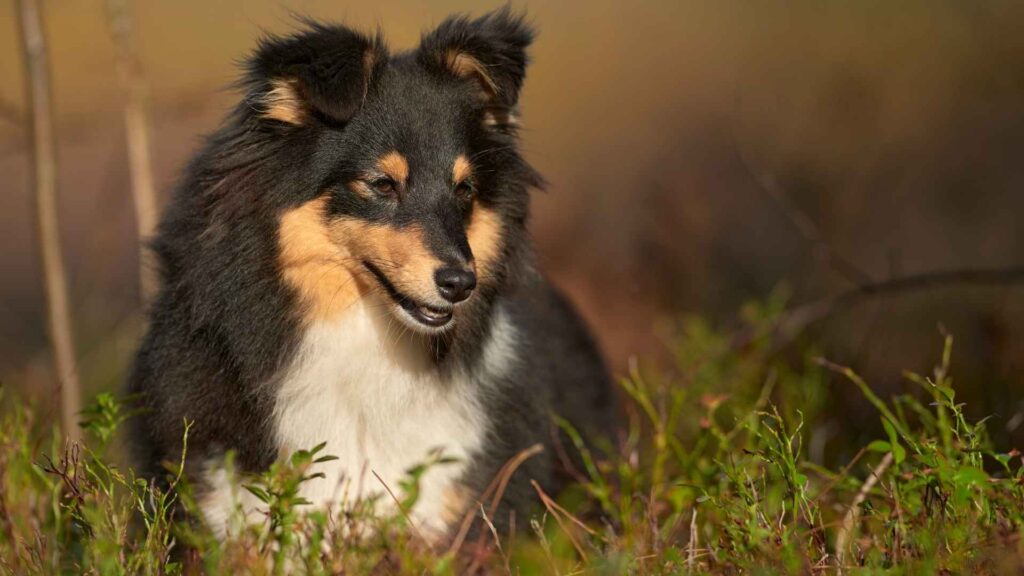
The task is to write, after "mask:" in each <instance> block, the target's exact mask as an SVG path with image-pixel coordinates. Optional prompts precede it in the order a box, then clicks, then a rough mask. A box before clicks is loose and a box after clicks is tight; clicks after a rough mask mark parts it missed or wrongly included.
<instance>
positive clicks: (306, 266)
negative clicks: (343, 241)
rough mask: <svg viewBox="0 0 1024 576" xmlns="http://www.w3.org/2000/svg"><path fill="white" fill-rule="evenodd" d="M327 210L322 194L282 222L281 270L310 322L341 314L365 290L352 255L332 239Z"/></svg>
mask: <svg viewBox="0 0 1024 576" xmlns="http://www.w3.org/2000/svg"><path fill="white" fill-rule="evenodd" d="M326 210H327V197H326V196H321V197H319V198H316V199H314V200H310V201H308V202H306V203H304V204H302V205H300V206H298V207H296V208H293V209H291V210H289V211H287V212H285V213H284V214H283V215H282V216H281V219H280V223H279V229H278V248H279V257H278V258H279V264H280V266H281V272H282V275H283V277H284V280H285V282H286V283H287V284H288V285H289V286H291V287H292V288H293V289H294V290H295V291H296V292H297V293H298V296H299V298H300V299H301V301H302V304H303V312H304V320H305V321H307V322H311V321H314V320H316V319H323V318H329V317H333V316H335V315H337V314H338V313H340V312H342V311H344V310H345V309H346V308H348V307H349V306H351V305H352V304H353V303H354V302H356V301H357V300H358V299H359V298H360V297H362V293H363V291H364V290H365V285H364V284H362V283H361V281H360V278H359V277H358V276H357V275H356V274H355V273H353V271H352V268H351V267H350V266H349V265H348V263H349V261H350V255H348V254H346V253H345V251H344V249H342V248H340V247H339V246H338V244H337V243H336V242H334V241H333V240H332V239H331V236H330V233H329V230H328V227H327V221H326Z"/></svg>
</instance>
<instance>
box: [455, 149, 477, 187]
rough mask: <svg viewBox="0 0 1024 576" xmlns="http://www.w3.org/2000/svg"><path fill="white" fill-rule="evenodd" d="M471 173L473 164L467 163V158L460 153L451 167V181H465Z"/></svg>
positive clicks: (457, 182)
mask: <svg viewBox="0 0 1024 576" xmlns="http://www.w3.org/2000/svg"><path fill="white" fill-rule="evenodd" d="M472 175H473V166H472V165H471V164H470V163H469V158H466V157H465V156H464V155H462V154H460V155H459V156H458V158H456V159H455V165H454V166H453V167H452V182H455V183H456V184H459V183H460V182H465V181H466V180H468V179H469V177H470V176H472Z"/></svg>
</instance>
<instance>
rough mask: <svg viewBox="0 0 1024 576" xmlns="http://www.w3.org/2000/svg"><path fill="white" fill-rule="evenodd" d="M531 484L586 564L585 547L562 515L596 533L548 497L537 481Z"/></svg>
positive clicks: (589, 531)
mask: <svg viewBox="0 0 1024 576" xmlns="http://www.w3.org/2000/svg"><path fill="white" fill-rule="evenodd" d="M530 484H531V485H533V489H534V490H536V492H537V496H540V501H541V503H543V504H544V507H545V508H547V510H548V512H549V513H551V516H552V517H554V519H555V522H557V523H558V526H559V527H560V528H561V529H562V532H564V533H565V535H566V536H568V537H569V542H571V543H572V546H573V548H575V549H576V552H577V553H578V554H579V555H580V559H582V560H583V562H584V563H586V562H587V561H588V556H587V553H586V551H585V550H583V545H582V544H580V542H579V540H577V539H576V536H575V535H574V534H573V531H572V530H570V528H569V526H568V525H566V524H565V522H563V521H562V514H564V515H565V516H566V517H567V518H568V519H569V520H572V521H573V523H574V524H576V525H577V526H579V527H581V528H583V529H584V530H586V531H587V532H588V533H589V534H591V535H593V534H594V531H593V530H591V529H590V528H589V527H588V526H587V525H586V524H584V523H582V522H580V521H579V520H578V519H576V518H575V517H574V516H573V515H572V514H569V513H568V512H567V511H566V510H565V508H562V507H561V506H559V505H558V503H556V502H555V501H554V500H553V499H552V498H551V497H550V496H548V495H547V492H544V489H543V488H541V487H540V484H538V483H537V481H536V480H530Z"/></svg>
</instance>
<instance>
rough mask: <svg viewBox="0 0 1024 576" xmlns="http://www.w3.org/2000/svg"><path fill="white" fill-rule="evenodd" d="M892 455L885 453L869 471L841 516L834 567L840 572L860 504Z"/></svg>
mask: <svg viewBox="0 0 1024 576" xmlns="http://www.w3.org/2000/svg"><path fill="white" fill-rule="evenodd" d="M892 461H893V457H892V452H888V453H886V455H885V456H884V457H883V458H882V460H881V461H880V462H879V463H878V465H877V466H875V469H874V470H872V471H871V475H870V476H868V478H867V480H865V481H864V484H863V485H862V486H861V487H860V490H859V491H858V492H857V495H856V496H855V497H854V498H853V502H852V503H850V508H849V510H847V511H846V515H845V516H843V524H842V526H841V527H840V528H839V533H838V534H836V568H837V569H838V570H839V572H840V573H842V571H843V562H844V561H845V559H846V548H847V547H848V546H849V544H850V543H849V540H850V535H851V534H852V533H853V530H854V528H856V527H857V518H858V516H860V505H861V504H863V503H864V500H865V499H866V498H867V497H868V494H869V493H870V492H871V489H872V488H874V487H875V484H876V483H877V482H878V479H879V478H881V476H882V474H885V471H886V470H888V469H889V465H891V464H892Z"/></svg>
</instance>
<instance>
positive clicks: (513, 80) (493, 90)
mask: <svg viewBox="0 0 1024 576" xmlns="http://www.w3.org/2000/svg"><path fill="white" fill-rule="evenodd" d="M533 37H534V32H533V30H532V29H531V28H530V26H529V25H527V24H526V22H525V21H524V18H523V16H521V15H516V14H513V13H512V11H511V10H510V9H509V7H508V6H506V7H504V8H501V9H499V10H496V11H494V12H491V13H489V14H487V15H484V16H482V17H480V18H477V19H475V20H470V19H469V18H467V17H465V16H453V17H451V18H448V19H447V20H445V21H444V22H442V23H441V24H440V25H439V26H438V27H437V28H436V29H435V30H434V31H432V32H430V33H428V34H425V35H424V36H423V39H422V41H421V42H420V47H419V51H418V52H417V59H418V60H419V62H420V63H421V64H422V65H423V66H425V67H426V68H427V69H429V70H431V71H433V72H435V73H437V74H441V75H445V76H448V77H454V78H458V79H462V80H464V81H467V82H471V83H473V86H474V88H475V89H476V90H477V91H478V93H479V94H480V97H481V99H483V100H484V101H485V102H486V105H487V109H488V112H487V116H486V121H487V123H488V124H491V125H497V126H499V127H500V126H502V125H511V124H514V120H515V118H514V113H515V107H516V104H517V103H518V101H519V91H520V89H521V88H522V86H523V79H524V77H525V76H526V64H527V55H526V48H527V47H528V46H529V45H530V43H531V42H532V41H533Z"/></svg>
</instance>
